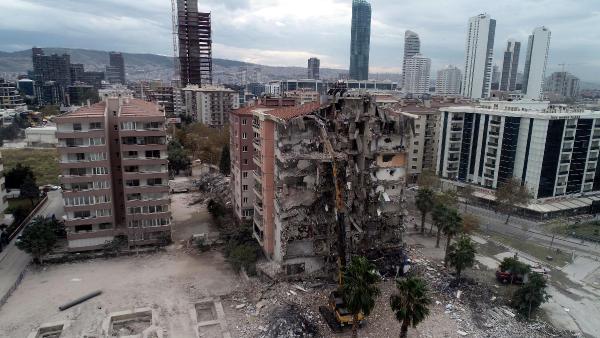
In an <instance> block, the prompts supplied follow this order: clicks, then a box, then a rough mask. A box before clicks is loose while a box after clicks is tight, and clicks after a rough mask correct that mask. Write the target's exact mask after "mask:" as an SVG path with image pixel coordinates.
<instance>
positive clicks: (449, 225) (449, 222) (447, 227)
mask: <svg viewBox="0 0 600 338" xmlns="http://www.w3.org/2000/svg"><path fill="white" fill-rule="evenodd" d="M461 229H462V218H461V216H460V214H459V213H458V210H456V209H449V210H448V212H447V213H446V221H445V222H444V228H443V230H442V231H443V232H444V235H446V250H445V252H446V254H445V256H444V257H445V258H444V266H445V267H448V248H449V247H450V241H452V237H454V236H455V235H456V234H458V233H459V232H460V231H461Z"/></svg>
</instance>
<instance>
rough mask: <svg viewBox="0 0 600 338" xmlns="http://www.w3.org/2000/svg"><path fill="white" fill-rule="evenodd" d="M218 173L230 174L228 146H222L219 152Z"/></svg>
mask: <svg viewBox="0 0 600 338" xmlns="http://www.w3.org/2000/svg"><path fill="white" fill-rule="evenodd" d="M219 171H221V174H223V175H229V174H230V173H231V159H230V158H229V145H228V144H226V145H224V146H223V150H222V151H221V161H219Z"/></svg>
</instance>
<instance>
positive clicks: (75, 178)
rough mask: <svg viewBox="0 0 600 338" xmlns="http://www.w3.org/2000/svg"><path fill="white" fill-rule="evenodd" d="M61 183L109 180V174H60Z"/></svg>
mask: <svg viewBox="0 0 600 338" xmlns="http://www.w3.org/2000/svg"><path fill="white" fill-rule="evenodd" d="M59 178H60V182H61V183H83V182H93V181H110V174H104V175H60V176H59Z"/></svg>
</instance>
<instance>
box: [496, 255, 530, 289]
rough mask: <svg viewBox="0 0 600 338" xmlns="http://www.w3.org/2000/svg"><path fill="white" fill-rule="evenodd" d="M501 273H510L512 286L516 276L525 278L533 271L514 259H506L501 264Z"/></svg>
mask: <svg viewBox="0 0 600 338" xmlns="http://www.w3.org/2000/svg"><path fill="white" fill-rule="evenodd" d="M499 268H500V271H507V272H510V284H513V283H514V281H515V277H516V276H525V275H527V274H529V272H530V271H531V267H530V266H529V265H527V264H525V263H523V262H520V261H519V260H518V259H516V258H514V257H505V258H504V259H503V260H502V262H500V266H499Z"/></svg>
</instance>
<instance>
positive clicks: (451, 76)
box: [435, 65, 462, 95]
mask: <svg viewBox="0 0 600 338" xmlns="http://www.w3.org/2000/svg"><path fill="white" fill-rule="evenodd" d="M461 79H462V73H461V72H460V69H458V67H455V66H452V65H448V66H446V67H444V68H443V69H440V70H438V72H437V78H436V80H435V93H436V94H437V95H460V81H461Z"/></svg>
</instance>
